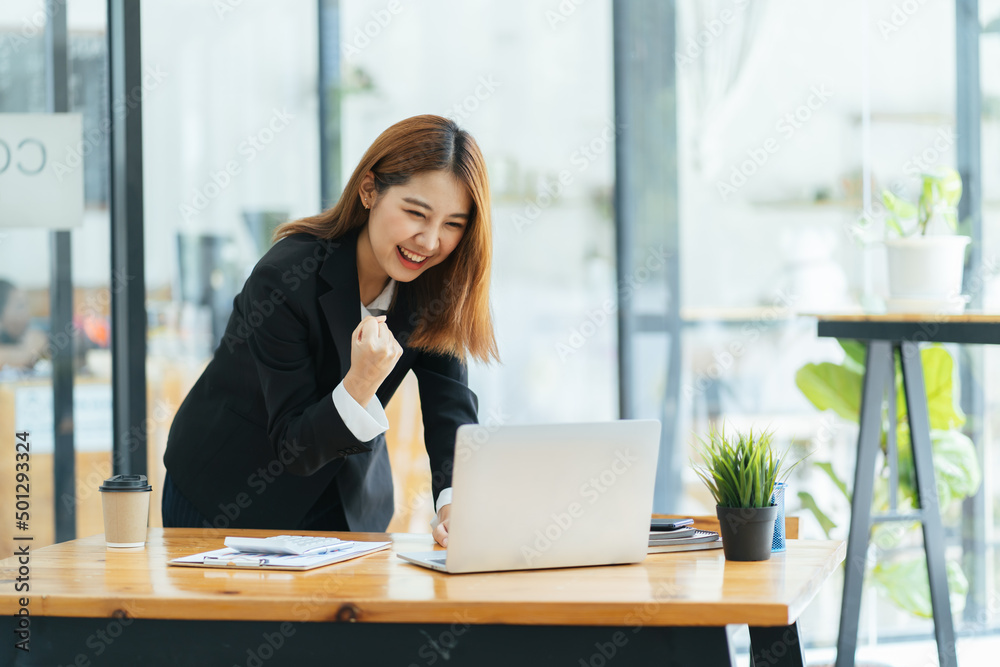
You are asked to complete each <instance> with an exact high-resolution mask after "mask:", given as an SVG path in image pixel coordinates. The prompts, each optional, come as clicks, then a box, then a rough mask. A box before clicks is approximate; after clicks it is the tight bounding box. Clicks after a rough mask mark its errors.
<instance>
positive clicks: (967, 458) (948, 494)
mask: <svg viewBox="0 0 1000 667" xmlns="http://www.w3.org/2000/svg"><path fill="white" fill-rule="evenodd" d="M904 445H905V446H901V447H900V449H899V481H900V490H903V489H904V483H905V488H906V490H907V491H908V492H909V494H910V495H915V494H913V489H914V488H916V481H915V479H914V471H913V452H912V450H911V448H910V443H909V441H907V442H906V443H904ZM931 451H932V453H933V460H934V482H935V485H936V486H937V493H938V503H939V505H940V506H941V509H942V511H943V510H944V509H945V508H946V507H948V505H950V504H951V503H953V502H955V501H956V500H962V499H964V498H967V497H969V496H971V495H974V494H975V493H976V491H978V490H979V484H980V483H981V482H982V471H981V470H980V469H979V457H978V456H977V454H976V447H975V445H974V444H973V443H972V440H970V439H969V438H968V436H966V435H965V434H964V433H961V432H960V431H955V430H949V431H942V430H934V431H931ZM914 504H916V498H914Z"/></svg>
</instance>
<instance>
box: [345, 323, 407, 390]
mask: <svg viewBox="0 0 1000 667" xmlns="http://www.w3.org/2000/svg"><path fill="white" fill-rule="evenodd" d="M402 355H403V348H402V347H400V345H399V343H397V342H396V338H395V337H394V336H393V335H392V332H391V331H389V327H388V326H386V324H385V315H379V316H378V317H373V316H371V315H369V316H368V317H366V318H365V319H363V320H361V324H359V325H358V328H357V329H355V330H354V334H353V335H352V336H351V367H350V368H349V369H348V370H347V375H345V376H344V389H346V390H347V393H348V394H350V395H351V397H352V398H354V400H355V401H357V402H358V405H360V406H362V407H365V406H367V405H368V404H369V403H370V402H371V400H372V398H374V396H375V392H376V391H378V388H379V387H381V386H382V382H383V381H384V380H385V379H386V378H387V377H388V376H389V373H391V372H392V369H393V368H395V366H396V362H397V361H398V360H399V358H400V357H401V356H402Z"/></svg>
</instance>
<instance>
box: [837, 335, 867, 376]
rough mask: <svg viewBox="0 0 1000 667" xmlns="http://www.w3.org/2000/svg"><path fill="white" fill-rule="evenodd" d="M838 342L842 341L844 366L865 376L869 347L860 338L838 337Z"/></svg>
mask: <svg viewBox="0 0 1000 667" xmlns="http://www.w3.org/2000/svg"><path fill="white" fill-rule="evenodd" d="M837 342H838V343H840V347H841V348H843V350H844V355H845V356H844V366H845V367H846V368H847V369H848V370H852V371H855V372H857V373H860V374H861V375H862V376H863V375H864V372H865V359H866V358H867V357H868V347H867V346H866V345H865V344H864V343H862V342H861V341H860V340H850V339H847V338H838V339H837Z"/></svg>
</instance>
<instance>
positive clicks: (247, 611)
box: [0, 528, 845, 667]
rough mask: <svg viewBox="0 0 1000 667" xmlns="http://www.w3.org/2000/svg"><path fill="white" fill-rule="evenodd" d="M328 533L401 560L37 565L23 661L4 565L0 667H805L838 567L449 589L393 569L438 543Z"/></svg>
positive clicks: (156, 544) (108, 555)
mask: <svg viewBox="0 0 1000 667" xmlns="http://www.w3.org/2000/svg"><path fill="white" fill-rule="evenodd" d="M228 532H229V533H233V534H245V535H254V536H262V535H269V534H275V532H274V531H263V530H242V531H228ZM334 535H338V536H340V537H348V536H349V537H350V538H351V539H357V540H386V539H391V540H392V542H393V545H392V550H391V551H388V550H387V551H383V552H379V553H376V554H372V555H370V556H365V557H362V558H359V559H355V560H351V561H345V562H343V563H337V564H334V565H330V566H327V567H323V568H318V569H316V570H311V571H308V572H294V573H293V572H253V571H247V570H238V571H230V570H221V569H219V570H215V569H201V568H182V567H168V566H167V565H166V562H167V560H169V559H171V558H175V557H177V556H181V555H187V554H191V553H195V552H200V551H206V550H209V549H214V548H218V547H220V546H222V537H223V536H222V534H221V533H217V532H216V531H213V530H210V529H184V528H166V529H164V528H150V529H149V535H148V542H147V545H146V547H145V548H144V549H138V550H114V551H112V550H108V549H107V548H106V547H105V546H104V541H103V539H104V538H103V535H96V536H93V537H87V538H83V539H79V540H74V541H72V542H66V543H62V544H57V545H53V546H49V547H45V548H43V549H39V550H38V551H34V552H31V557H30V564H29V568H30V573H29V575H28V576H29V577H30V587H31V588H30V600H29V603H28V609H29V612H30V633H31V634H30V649H31V650H30V652H23V651H20V650H15V649H14V647H13V644H14V643H15V641H17V640H16V639H15V637H16V635H15V633H14V632H13V630H14V629H15V626H16V624H17V616H15V615H16V614H17V613H18V610H19V608H20V604H19V597H21V596H23V595H24V594H23V593H22V594H18V593H15V592H14V590H13V588H14V585H15V584H14V580H16V578H17V576H18V567H19V565H18V563H17V561H16V559H7V560H5V561H2V562H0V614H2V615H3V621H2V622H0V637H3V644H2V645H0V664H3V665H46V666H47V667H50V666H51V665H56V664H58V665H88V664H94V665H105V664H112V665H113V664H127V665H144V666H146V665H179V664H183V665H185V666H190V665H201V664H205V665H213V666H214V665H232V664H237V665H245V666H246V667H254V666H256V667H261V666H262V665H294V664H303V665H306V664H320V663H319V662H318V660H320V659H322V664H345V665H401V666H403V667H406V666H409V665H418V666H424V665H428V666H429V665H432V664H434V663H436V662H445V661H447V664H449V665H477V666H487V667H488V666H490V665H498V666H499V665H503V666H505V667H506V666H509V665H514V664H517V665H557V664H564V665H569V666H576V665H580V664H584V665H594V666H599V665H603V664H605V663H606V662H609V661H610V659H611V658H612V657H615V656H617V657H615V660H614V664H615V665H622V666H623V667H624V666H625V665H639V664H642V665H653V664H661V665H668V664H669V665H732V664H733V660H732V650H731V647H730V645H729V640H728V634H727V632H726V628H725V626H726V625H727V624H749V625H750V626H751V641H752V642H753V649H754V651H755V653H756V654H757V655H758V659H759V660H762V661H763V662H762V663H760V662H759V663H758V664H769V665H796V666H802V665H804V664H805V663H804V660H803V659H802V647H801V641H800V635H799V629H798V623H797V620H798V618H799V616H800V614H801V613H802V612H803V610H804V609H805V608H806V606H807V605H808V604H809V603H810V601H811V600H812V599H813V597H814V596H815V595H816V593H817V591H818V590H819V588H820V586H822V585H823V582H824V581H826V579H827V577H828V576H829V575H830V573H831V572H832V571H833V570H834V569H835V568H836V567H837V566H838V565H839V564H840V563H841V561H843V559H844V554H845V545H844V543H843V542H826V541H801V540H789V541H788V549H787V551H786V552H785V553H781V554H774V556H773V557H772V558H771V560H770V561H765V562H760V563H736V562H727V561H726V560H725V559H724V557H723V555H722V550H721V549H719V550H711V551H693V552H684V553H672V554H651V555H649V556H648V557H647V558H646V560H645V561H644V562H643V563H640V564H636V565H617V566H607V567H587V568H564V569H557V570H535V571H524V572H505V573H485V574H461V575H448V574H443V573H438V572H434V571H432V570H427V569H423V568H420V567H417V566H414V565H410V564H408V563H405V562H404V561H402V560H401V559H399V558H397V557H396V556H395V553H394V552H396V551H425V550H429V549H430V548H431V547H432V545H433V542H432V539H431V537H430V535H427V534H422V535H418V534H405V533H400V534H390V535H383V534H375V533H339V534H337V533H334ZM27 544H30V543H27ZM272 657H276V658H277V659H274V660H271V661H270V662H268V661H269V660H270V659H271V658H272Z"/></svg>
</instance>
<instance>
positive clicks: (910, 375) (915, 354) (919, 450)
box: [900, 341, 957, 667]
mask: <svg viewBox="0 0 1000 667" xmlns="http://www.w3.org/2000/svg"><path fill="white" fill-rule="evenodd" d="M900 356H901V357H902V365H903V389H904V394H905V396H906V414H907V416H908V419H909V422H910V446H911V448H912V450H913V468H914V472H915V473H916V480H917V497H918V498H919V500H920V509H921V512H922V514H923V522H922V525H923V529H924V553H925V554H926V556H927V577H928V579H929V580H930V588H931V609H932V610H933V611H934V635H935V637H936V639H937V646H938V661H939V664H940V665H941V667H954V666H955V665H956V664H957V660H956V656H955V628H954V625H953V623H952V618H951V603H950V601H949V599H948V573H947V569H946V567H945V561H944V529H943V528H942V527H941V512H940V509H939V507H938V494H937V485H936V483H935V480H934V461H933V458H932V456H931V436H930V420H929V418H928V415H927V395H926V390H925V388H924V371H923V366H922V365H921V362H920V348H919V347H918V346H917V344H916V343H914V342H905V341H904V342H903V343H902V349H901V355H900Z"/></svg>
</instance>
